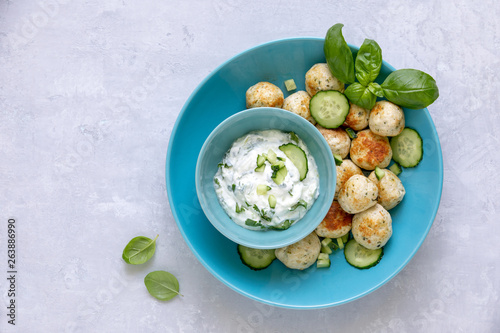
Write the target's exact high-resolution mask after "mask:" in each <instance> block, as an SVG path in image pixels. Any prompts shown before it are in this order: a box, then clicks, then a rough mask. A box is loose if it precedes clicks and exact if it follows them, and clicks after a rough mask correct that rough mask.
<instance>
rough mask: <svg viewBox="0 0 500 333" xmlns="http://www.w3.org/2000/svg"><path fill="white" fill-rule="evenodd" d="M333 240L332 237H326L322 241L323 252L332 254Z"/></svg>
mask: <svg viewBox="0 0 500 333" xmlns="http://www.w3.org/2000/svg"><path fill="white" fill-rule="evenodd" d="M332 247H333V242H332V239H331V238H325V239H323V240H322V241H321V253H326V254H332V253H333V250H332Z"/></svg>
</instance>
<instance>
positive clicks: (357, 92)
mask: <svg viewBox="0 0 500 333" xmlns="http://www.w3.org/2000/svg"><path fill="white" fill-rule="evenodd" d="M344 95H346V97H347V98H348V99H349V101H351V103H353V104H356V105H358V106H360V107H362V108H365V109H369V110H371V108H373V106H374V105H375V102H376V101H377V96H375V95H374V94H373V93H372V92H371V91H370V90H369V89H368V88H367V87H365V86H363V85H362V84H361V83H359V82H355V83H353V84H351V85H349V86H348V87H347V89H346V90H345V91H344Z"/></svg>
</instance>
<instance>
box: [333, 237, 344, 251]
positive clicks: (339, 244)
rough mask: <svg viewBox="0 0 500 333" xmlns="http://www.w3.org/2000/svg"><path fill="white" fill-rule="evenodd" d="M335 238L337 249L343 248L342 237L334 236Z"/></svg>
mask: <svg viewBox="0 0 500 333" xmlns="http://www.w3.org/2000/svg"><path fill="white" fill-rule="evenodd" d="M335 240H336V241H337V244H338V246H339V249H341V250H342V249H343V248H344V240H343V239H342V237H339V238H335Z"/></svg>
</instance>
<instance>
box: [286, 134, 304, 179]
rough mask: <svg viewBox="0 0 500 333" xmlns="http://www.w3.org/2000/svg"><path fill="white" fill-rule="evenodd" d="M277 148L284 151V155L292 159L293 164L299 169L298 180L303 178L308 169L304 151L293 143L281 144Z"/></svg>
mask: <svg viewBox="0 0 500 333" xmlns="http://www.w3.org/2000/svg"><path fill="white" fill-rule="evenodd" d="M279 149H280V150H281V151H282V152H284V153H285V155H286V157H288V158H289V159H290V161H292V163H293V165H295V167H296V168H297V169H298V170H299V175H300V180H304V178H306V176H307V171H309V166H308V163H307V156H306V153H305V152H304V151H303V150H302V148H300V147H299V146H297V145H296V144H293V143H287V144H284V145H281V146H280V147H279Z"/></svg>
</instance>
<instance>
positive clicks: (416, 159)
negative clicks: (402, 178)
mask: <svg viewBox="0 0 500 333" xmlns="http://www.w3.org/2000/svg"><path fill="white" fill-rule="evenodd" d="M391 148H392V159H393V160H394V161H396V162H397V163H399V164H400V165H401V166H403V167H405V168H413V167H415V166H416V165H417V164H418V163H420V161H421V160H422V157H423V155H424V148H423V142H422V137H421V136H420V134H418V132H417V131H416V130H414V129H413V128H409V127H406V128H404V129H403V131H402V132H401V133H400V134H398V135H397V136H395V137H393V138H392V139H391Z"/></svg>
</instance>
